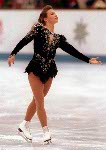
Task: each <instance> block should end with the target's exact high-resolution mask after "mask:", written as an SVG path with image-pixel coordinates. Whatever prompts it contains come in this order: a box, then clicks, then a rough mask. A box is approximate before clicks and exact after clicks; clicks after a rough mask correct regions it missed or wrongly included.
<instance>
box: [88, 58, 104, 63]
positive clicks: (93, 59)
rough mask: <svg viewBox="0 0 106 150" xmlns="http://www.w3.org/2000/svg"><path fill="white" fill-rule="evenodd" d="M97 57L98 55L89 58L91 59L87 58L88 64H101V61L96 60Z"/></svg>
mask: <svg viewBox="0 0 106 150" xmlns="http://www.w3.org/2000/svg"><path fill="white" fill-rule="evenodd" d="M98 58H99V57H96V58H91V59H90V60H89V63H90V64H102V62H101V61H98V60H97V59H98Z"/></svg>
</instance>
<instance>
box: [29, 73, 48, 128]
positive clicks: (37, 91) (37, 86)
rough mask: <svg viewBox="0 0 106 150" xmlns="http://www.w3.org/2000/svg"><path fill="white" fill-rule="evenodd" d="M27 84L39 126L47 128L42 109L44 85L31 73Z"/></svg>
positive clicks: (44, 112)
mask: <svg viewBox="0 0 106 150" xmlns="http://www.w3.org/2000/svg"><path fill="white" fill-rule="evenodd" d="M28 79H29V83H30V86H31V89H32V92H33V95H34V99H35V103H36V111H37V115H38V118H39V120H40V123H41V126H42V127H44V126H47V116H46V111H45V108H44V93H43V91H44V84H43V83H42V82H41V81H40V79H39V78H38V77H37V76H35V75H34V74H33V73H32V72H31V73H30V74H29V75H28Z"/></svg>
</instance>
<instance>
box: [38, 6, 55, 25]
mask: <svg viewBox="0 0 106 150" xmlns="http://www.w3.org/2000/svg"><path fill="white" fill-rule="evenodd" d="M50 9H53V7H52V6H51V5H46V6H45V7H44V8H43V10H42V12H41V13H40V16H39V19H38V22H39V23H41V24H43V25H45V21H44V18H46V17H47V11H48V10H50Z"/></svg>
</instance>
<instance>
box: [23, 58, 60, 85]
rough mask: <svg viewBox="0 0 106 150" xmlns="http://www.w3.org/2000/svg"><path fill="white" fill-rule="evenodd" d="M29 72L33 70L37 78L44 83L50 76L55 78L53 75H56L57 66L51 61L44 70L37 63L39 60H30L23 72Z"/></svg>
mask: <svg viewBox="0 0 106 150" xmlns="http://www.w3.org/2000/svg"><path fill="white" fill-rule="evenodd" d="M26 72H27V73H28V74H29V73H30V72H33V74H34V75H36V76H38V77H39V79H40V80H41V82H42V83H43V84H44V83H46V82H47V81H48V79H49V78H50V77H51V78H53V77H54V78H55V76H56V75H57V72H58V70H57V66H56V64H55V63H51V64H50V67H49V68H48V69H47V70H46V71H44V70H43V68H42V65H41V64H40V63H39V61H36V60H31V61H30V62H29V64H28V66H27V67H26V69H25V72H24V73H26Z"/></svg>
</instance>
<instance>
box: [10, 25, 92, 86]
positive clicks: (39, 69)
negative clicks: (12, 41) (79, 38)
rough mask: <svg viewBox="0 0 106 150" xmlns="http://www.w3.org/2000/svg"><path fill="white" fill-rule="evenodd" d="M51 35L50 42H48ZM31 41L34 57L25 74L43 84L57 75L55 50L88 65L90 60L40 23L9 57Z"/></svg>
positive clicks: (61, 36) (62, 36) (63, 38)
mask: <svg viewBox="0 0 106 150" xmlns="http://www.w3.org/2000/svg"><path fill="white" fill-rule="evenodd" d="M51 35H52V40H50V36H51ZM32 40H34V55H33V58H32V60H31V61H30V62H29V64H28V66H27V67H26V69H25V72H27V73H28V74H29V73H30V72H33V73H34V74H35V75H37V76H38V77H39V78H40V80H41V81H42V82H43V83H45V82H46V81H47V80H48V79H49V77H52V78H53V77H55V76H56V75H57V72H58V70H57V66H56V64H55V60H54V58H55V54H56V49H57V48H61V49H62V50H63V51H65V52H67V53H68V54H70V55H73V56H74V57H76V58H78V59H81V60H83V61H85V62H87V63H89V59H90V58H88V57H87V56H85V55H83V54H82V53H80V52H79V51H77V50H76V49H75V48H74V47H73V46H72V45H70V44H69V43H68V42H67V40H66V38H65V37H64V35H59V34H56V33H52V32H50V31H49V29H47V28H46V27H44V26H43V25H42V24H40V23H37V24H36V25H35V26H34V27H33V29H31V31H30V32H28V33H27V35H26V36H25V37H24V38H23V39H22V40H21V41H20V42H19V43H18V44H17V45H16V47H15V48H14V50H13V51H12V52H11V54H10V55H13V54H15V55H16V54H17V53H18V52H19V51H20V50H21V49H22V48H23V47H24V46H25V45H27V44H28V43H29V42H31V41H32Z"/></svg>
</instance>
